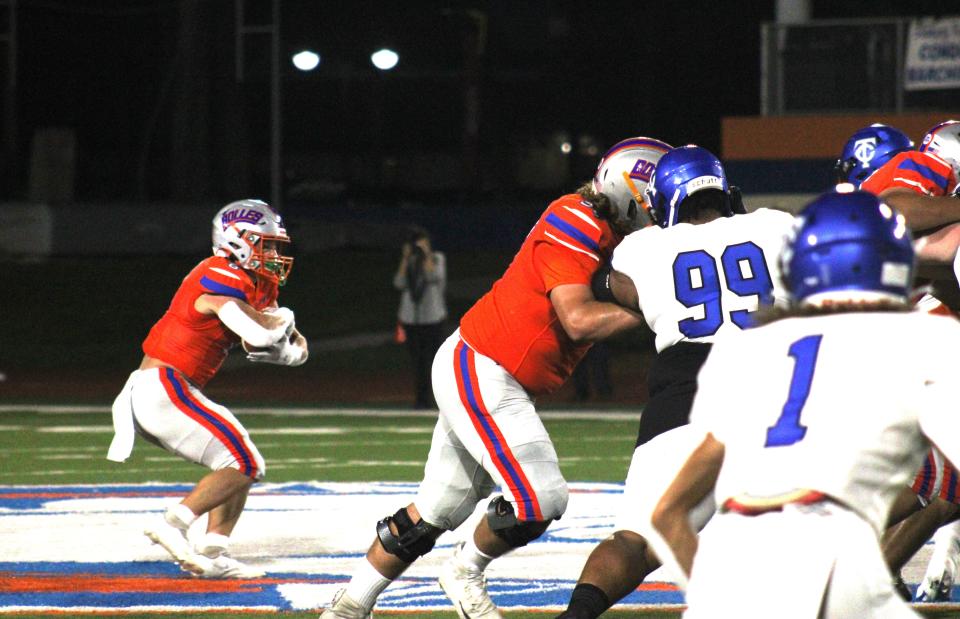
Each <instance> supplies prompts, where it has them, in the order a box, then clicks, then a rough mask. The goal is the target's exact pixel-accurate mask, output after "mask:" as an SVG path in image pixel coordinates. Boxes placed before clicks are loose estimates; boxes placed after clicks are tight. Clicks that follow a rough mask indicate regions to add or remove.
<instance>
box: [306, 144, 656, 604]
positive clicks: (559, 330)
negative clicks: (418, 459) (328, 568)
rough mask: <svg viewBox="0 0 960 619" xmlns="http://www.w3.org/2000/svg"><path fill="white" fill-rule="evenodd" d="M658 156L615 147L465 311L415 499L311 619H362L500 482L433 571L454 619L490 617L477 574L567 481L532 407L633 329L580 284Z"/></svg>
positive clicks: (631, 218)
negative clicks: (595, 348) (601, 347)
mask: <svg viewBox="0 0 960 619" xmlns="http://www.w3.org/2000/svg"><path fill="white" fill-rule="evenodd" d="M669 148H670V147H669V146H668V145H666V144H664V143H663V142H660V141H658V140H653V139H650V138H632V139H628V140H624V141H622V142H620V143H618V144H616V145H615V146H614V147H613V148H611V149H610V151H609V152H607V154H606V155H605V156H604V158H603V160H602V161H601V162H600V165H599V167H598V169H597V173H596V175H595V176H594V179H593V182H592V183H588V184H586V185H584V186H583V187H582V188H581V189H580V190H579V191H578V192H577V193H572V194H569V195H565V196H563V197H561V198H560V199H558V200H556V201H555V202H553V203H552V204H550V206H548V207H547V209H546V211H544V213H543V214H542V216H541V217H540V219H539V221H537V223H536V224H535V225H534V227H533V229H532V230H531V231H530V233H529V234H528V235H527V238H526V240H525V241H524V242H523V245H521V247H520V250H519V252H518V253H517V254H516V256H515V257H514V259H513V262H512V263H511V264H510V266H509V267H508V268H507V270H506V272H505V273H504V274H503V276H502V277H501V278H500V279H499V280H498V281H497V282H496V283H494V285H493V288H492V289H491V290H490V291H489V292H487V294H486V295H484V296H483V297H482V298H481V299H480V300H479V301H477V303H476V304H475V305H474V306H473V307H472V308H471V309H470V310H469V311H468V312H467V313H466V314H465V315H464V317H463V319H462V320H461V322H460V328H459V329H457V330H456V331H455V332H454V333H453V335H451V336H450V338H449V339H447V341H446V342H445V343H444V344H443V345H442V346H441V348H440V350H439V351H438V352H437V355H436V358H435V360H434V363H433V390H434V395H435V396H436V400H437V404H438V406H439V408H440V416H439V419H438V421H437V425H436V429H435V430H434V434H433V442H432V445H431V447H430V453H429V455H428V457H427V463H426V467H425V471H424V478H423V481H422V482H421V484H420V488H419V490H418V492H417V496H416V498H415V500H414V502H413V503H411V504H410V505H408V506H406V507H401V508H400V509H399V510H397V512H396V513H394V514H392V515H390V516H388V517H386V518H384V519H383V520H381V521H380V522H379V523H378V524H377V534H376V537H375V539H374V541H373V543H372V545H371V546H370V549H369V550H368V552H367V556H366V560H364V561H363V562H362V563H361V565H360V566H359V567H358V569H356V571H355V572H354V574H353V577H352V579H351V580H350V583H349V584H348V585H347V587H346V589H345V590H342V591H340V592H339V593H338V594H337V596H336V597H335V598H334V602H333V605H332V606H331V607H330V608H328V609H327V610H325V611H324V612H323V614H322V615H321V617H323V618H324V619H331V618H335V617H341V618H360V617H364V616H366V615H367V614H369V613H370V611H371V609H372V608H373V606H374V603H375V602H376V599H377V597H378V596H379V595H380V593H381V592H382V591H383V590H384V589H385V588H386V587H387V585H389V584H390V582H392V581H393V580H394V579H395V578H397V577H398V576H399V575H400V574H402V573H403V571H404V570H406V569H407V567H409V566H410V564H411V563H412V562H413V561H415V560H416V559H417V558H419V557H421V556H423V555H424V554H426V553H428V552H430V550H431V549H432V548H433V546H434V542H435V541H436V539H437V537H439V536H440V534H441V533H442V532H444V531H449V530H452V529H455V528H457V527H458V526H460V524H461V523H463V522H464V521H465V520H466V519H467V518H468V517H469V516H470V515H471V514H472V513H473V511H474V509H475V507H476V506H477V504H478V503H479V502H480V501H483V500H485V499H487V497H489V496H490V495H491V493H492V492H493V491H494V488H495V487H497V486H499V487H500V489H501V491H502V492H503V494H502V495H498V496H496V497H495V498H494V499H493V500H492V501H490V502H489V505H488V507H487V510H486V514H485V516H484V517H483V518H482V519H481V521H480V523H479V525H478V526H477V528H476V530H475V531H474V533H473V535H472V536H471V537H470V538H469V539H467V540H466V541H465V543H463V544H461V545H459V546H458V547H457V548H456V550H455V552H454V555H453V557H452V558H451V559H450V560H449V561H448V562H447V563H446V564H445V565H444V566H443V568H442V571H441V574H440V585H441V587H442V588H443V590H444V592H445V593H446V594H447V596H448V597H449V598H450V600H451V601H452V602H453V603H454V606H455V608H456V610H457V613H458V615H459V616H460V617H461V618H463V619H466V618H468V617H469V618H471V619H479V618H486V619H491V618H499V617H500V612H499V610H498V609H497V607H496V605H495V604H494V603H493V600H492V599H491V598H490V595H489V593H488V592H487V587H486V579H485V576H484V569H485V568H486V567H487V565H488V564H489V563H490V562H491V561H493V559H495V558H496V557H499V556H501V555H503V554H505V553H507V552H509V551H510V550H512V549H514V548H518V547H521V546H524V545H526V544H527V543H529V542H531V541H533V540H535V539H536V538H537V537H539V536H540V535H541V534H542V533H543V532H544V531H545V530H546V528H547V526H548V525H549V524H550V522H551V521H553V520H554V519H556V518H559V517H560V516H562V515H563V513H564V510H565V509H566V506H567V483H566V480H564V478H563V475H562V474H561V472H560V467H559V464H558V461H557V453H556V451H555V450H554V447H553V443H552V442H551V440H550V437H549V435H548V434H547V431H546V429H545V428H544V426H543V423H542V422H541V420H540V418H539V416H538V415H537V411H536V408H535V407H534V400H533V399H534V397H536V396H537V395H540V394H545V393H549V392H551V391H554V390H555V389H557V388H558V387H560V385H562V384H563V383H564V381H566V380H567V378H568V377H569V376H570V374H571V373H572V372H573V369H574V367H575V366H576V365H577V363H578V362H579V361H580V359H581V358H582V357H583V355H584V354H586V352H587V350H588V349H589V348H590V345H591V342H593V341H596V340H599V339H602V338H606V337H609V336H611V335H613V334H614V333H617V332H620V331H623V330H626V329H631V328H636V327H638V326H640V325H641V324H642V322H641V320H642V319H641V318H640V316H639V315H638V314H636V313H635V312H633V311H630V310H628V309H625V308H623V307H620V306H618V305H615V304H613V303H601V302H598V301H597V300H596V299H595V298H594V296H593V293H592V292H591V287H590V282H591V277H592V276H593V274H594V273H595V272H596V271H597V269H598V268H600V266H601V265H602V264H604V263H605V262H606V261H607V260H608V259H609V257H610V254H611V252H612V251H613V248H614V247H615V246H616V245H617V244H618V243H619V242H620V239H621V238H622V235H624V234H626V233H628V232H630V231H631V230H635V229H637V228H639V227H641V226H643V225H646V224H647V223H648V222H649V217H648V214H647V209H646V208H645V206H644V198H643V190H644V188H645V186H646V183H647V181H649V179H650V174H651V173H652V171H653V168H654V166H655V165H656V163H657V161H658V160H659V159H660V157H661V156H662V155H663V154H664V153H665V152H667V150H669Z"/></svg>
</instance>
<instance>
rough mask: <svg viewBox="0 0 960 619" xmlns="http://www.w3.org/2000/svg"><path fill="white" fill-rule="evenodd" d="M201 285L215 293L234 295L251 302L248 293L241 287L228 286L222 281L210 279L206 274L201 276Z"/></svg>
mask: <svg viewBox="0 0 960 619" xmlns="http://www.w3.org/2000/svg"><path fill="white" fill-rule="evenodd" d="M200 285H201V286H203V287H204V288H206V289H207V290H209V291H210V292H211V293H213V294H218V295H222V296H225V297H233V298H235V299H240V300H241V301H245V302H247V303H249V301H248V300H247V295H246V293H244V292H243V291H242V290H240V289H239V288H234V287H233V286H227V285H226V284H221V283H220V282H218V281H216V280H213V279H210V278H209V277H207V276H206V275H204V276H203V277H201V278H200Z"/></svg>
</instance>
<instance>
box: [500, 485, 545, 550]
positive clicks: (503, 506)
mask: <svg viewBox="0 0 960 619" xmlns="http://www.w3.org/2000/svg"><path fill="white" fill-rule="evenodd" d="M487 524H489V525H490V530H491V531H493V534H494V535H496V536H497V537H499V538H500V539H502V540H503V541H505V542H506V543H508V544H510V547H511V548H520V547H521V546H526V545H527V544H529V543H530V542H532V541H533V540H535V539H537V538H538V537H540V536H541V535H542V534H543V532H544V531H545V530H546V528H547V526H549V525H550V521H549V520H547V521H546V522H539V521H538V522H521V521H519V520H517V515H516V513H514V511H513V505H511V504H510V501H508V500H506V499H505V498H503V497H502V496H498V497H496V498H495V499H493V500H492V501H490V505H488V506H487Z"/></svg>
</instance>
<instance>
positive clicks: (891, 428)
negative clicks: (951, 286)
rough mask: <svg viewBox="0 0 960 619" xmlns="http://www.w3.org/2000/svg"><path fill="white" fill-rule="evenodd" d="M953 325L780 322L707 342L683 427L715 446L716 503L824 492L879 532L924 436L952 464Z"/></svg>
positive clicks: (958, 393) (959, 362)
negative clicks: (718, 459) (719, 463)
mask: <svg viewBox="0 0 960 619" xmlns="http://www.w3.org/2000/svg"><path fill="white" fill-rule="evenodd" d="M958 350H960V322H957V321H956V320H955V319H953V318H948V317H943V316H932V315H929V314H925V313H920V312H903V313H898V312H882V313H866V312H857V313H838V314H832V315H823V316H815V317H805V318H788V319H782V320H779V321H776V322H773V323H771V324H769V325H766V326H762V327H758V328H755V329H749V330H746V331H744V332H743V333H742V334H741V335H740V336H739V337H737V338H735V339H730V340H728V339H724V340H721V341H718V342H717V343H716V344H715V345H714V347H713V350H712V351H711V354H710V356H709V357H708V358H707V361H706V363H705V364H704V366H703V368H702V370H701V372H700V374H699V377H698V380H699V390H698V392H697V396H696V398H695V400H694V404H693V410H692V411H691V418H690V419H691V423H692V424H696V426H697V427H698V429H699V430H701V431H706V432H712V433H713V435H714V436H715V437H716V438H717V439H718V440H719V441H721V442H722V443H723V444H724V445H725V455H724V463H723V468H722V470H721V472H720V476H719V478H718V480H717V484H716V500H717V504H718V505H722V504H723V503H724V501H726V500H727V499H729V498H733V497H737V498H738V500H744V499H745V500H746V501H748V502H749V499H750V498H751V497H754V498H756V497H776V496H782V495H785V494H788V493H791V492H793V491H797V490H814V491H818V492H822V493H825V494H827V495H829V496H831V497H833V498H834V499H836V500H838V501H840V502H841V503H843V504H844V505H846V506H847V507H848V508H850V509H852V510H854V511H855V512H857V513H859V514H860V515H861V516H862V517H863V518H864V519H865V520H867V521H868V522H869V523H870V524H871V525H872V526H873V528H874V529H875V530H876V532H877V533H878V534H879V533H880V532H882V531H883V530H884V528H885V524H886V519H887V515H888V512H889V511H890V506H891V505H892V503H893V500H894V498H895V497H896V495H897V494H898V493H899V492H900V491H901V490H902V489H903V487H904V486H908V485H909V484H910V482H911V481H912V480H913V478H914V475H915V474H916V472H917V469H918V467H919V466H920V463H921V462H922V460H923V457H924V455H925V454H926V451H927V449H928V448H929V445H930V441H931V440H933V441H934V442H935V444H936V445H937V446H938V447H939V448H940V449H941V450H942V451H943V453H944V455H946V456H947V457H948V458H949V459H950V460H952V461H953V462H960V414H958V411H957V406H958V403H960V381H958V380H957V376H960V357H958V356H957V351H958Z"/></svg>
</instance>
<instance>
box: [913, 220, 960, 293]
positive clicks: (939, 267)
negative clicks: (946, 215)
mask: <svg viewBox="0 0 960 619" xmlns="http://www.w3.org/2000/svg"><path fill="white" fill-rule="evenodd" d="M914 247H915V249H916V252H917V275H918V276H920V277H925V278H927V279H935V280H936V279H950V278H953V277H954V269H955V268H956V266H960V265H956V264H955V261H956V259H957V249H958V248H960V223H956V224H950V225H949V226H945V227H943V228H940V229H939V230H937V231H936V232H932V233H931V234H928V235H927V236H924V237H921V238H919V239H917V242H916V244H915V246H914Z"/></svg>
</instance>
